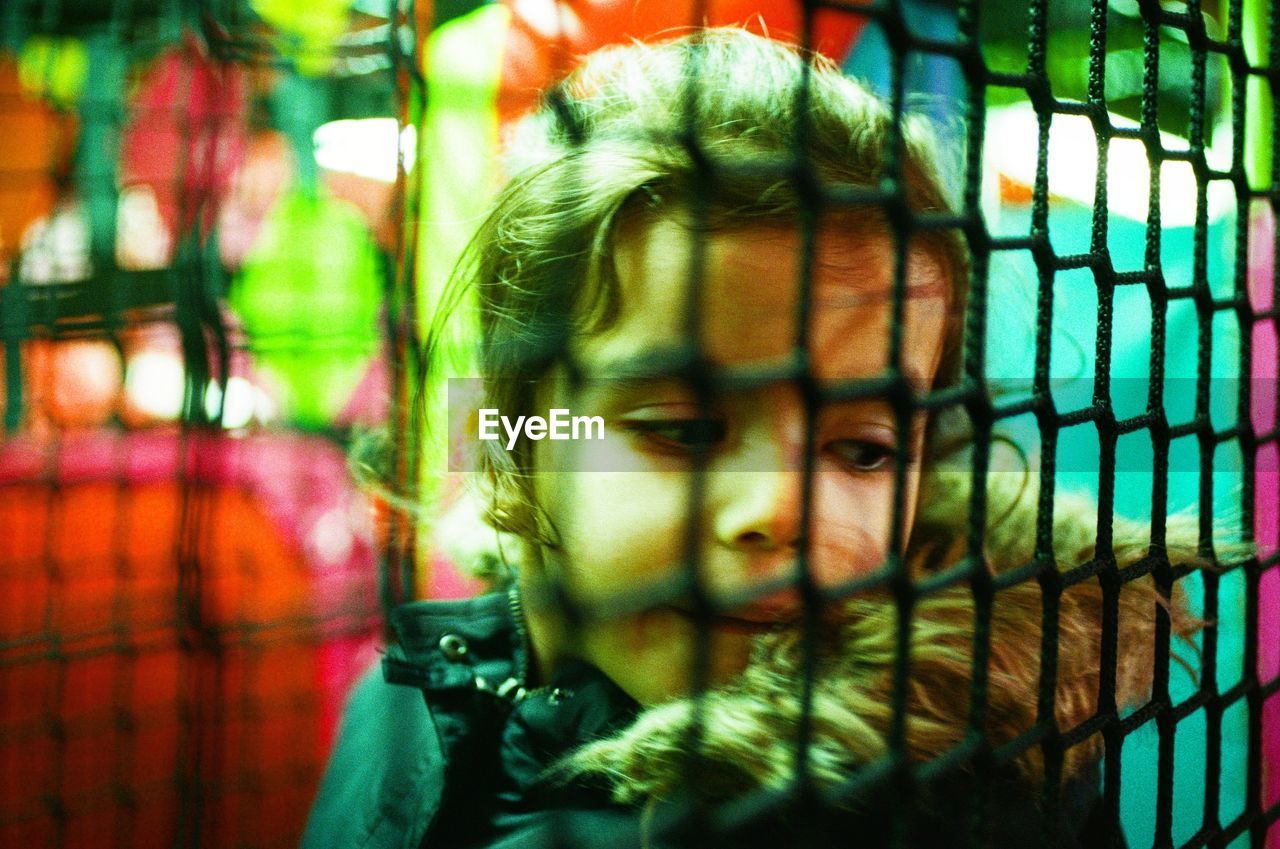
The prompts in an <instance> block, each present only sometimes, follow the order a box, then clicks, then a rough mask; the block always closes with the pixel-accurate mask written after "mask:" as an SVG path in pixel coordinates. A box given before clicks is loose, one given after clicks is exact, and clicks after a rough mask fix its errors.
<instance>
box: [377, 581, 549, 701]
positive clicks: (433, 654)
mask: <svg viewBox="0 0 1280 849" xmlns="http://www.w3.org/2000/svg"><path fill="white" fill-rule="evenodd" d="M518 615H520V614H519V607H518V596H516V595H515V591H514V589H513V590H511V591H510V592H499V593H490V594H488V595H482V596H477V597H475V598H469V599H460V600H450V601H415V602H410V603H408V604H404V605H401V606H399V607H397V608H396V609H395V610H393V611H392V612H391V624H392V627H393V628H394V630H395V633H396V637H397V638H398V645H397V646H395V647H394V648H393V649H392V650H391V651H390V652H389V653H388V655H387V658H386V659H385V661H384V663H383V668H384V673H385V675H386V678H387V680H388V681H390V682H391V683H393V684H408V685H411V686H416V687H420V688H421V689H423V690H424V691H426V692H427V693H431V692H438V691H445V690H457V689H475V690H478V691H481V692H492V693H494V694H496V695H499V696H501V697H502V698H504V699H508V700H510V701H513V702H514V701H516V700H518V694H519V693H520V692H521V691H522V690H524V689H525V688H527V685H528V681H527V674H528V673H527V670H528V669H529V661H530V657H529V652H530V649H529V645H528V641H527V640H526V639H525V637H524V624H523V621H517V618H516V617H517V616H518Z"/></svg>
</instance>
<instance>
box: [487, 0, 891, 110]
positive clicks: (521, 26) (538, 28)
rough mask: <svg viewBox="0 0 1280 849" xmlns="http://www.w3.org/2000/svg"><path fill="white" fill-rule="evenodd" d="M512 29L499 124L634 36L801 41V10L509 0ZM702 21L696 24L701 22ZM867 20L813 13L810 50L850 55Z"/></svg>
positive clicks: (781, 5) (791, 1)
mask: <svg viewBox="0 0 1280 849" xmlns="http://www.w3.org/2000/svg"><path fill="white" fill-rule="evenodd" d="M506 4H507V5H508V6H509V7H510V8H511V30H510V32H509V33H508V34H507V44H506V48H505V50H504V52H503V56H502V61H503V68H502V97H501V98H500V100H499V103H498V114H499V119H500V120H501V121H503V122H506V121H508V120H510V119H512V118H515V117H518V116H519V115H521V114H523V113H525V112H526V111H528V110H529V109H530V108H531V107H532V106H533V105H534V104H535V103H536V101H537V98H538V96H539V95H540V93H541V91H542V90H543V89H545V88H546V87H547V86H549V85H550V84H552V83H554V82H555V81H556V80H557V79H559V78H560V77H562V76H563V75H564V74H565V73H567V72H568V71H569V70H571V69H572V68H573V66H574V65H575V64H576V63H577V61H578V60H579V59H580V58H581V57H582V56H584V55H586V54H588V53H590V52H592V51H593V50H598V49H599V48H601V47H605V46H607V45H610V44H622V43H625V42H627V41H630V40H631V39H633V38H638V39H642V40H652V39H655V38H661V37H663V36H664V35H672V36H674V35H677V34H680V33H683V32H688V31H690V30H692V29H693V28H694V27H696V26H699V25H705V26H713V27H714V26H742V27H745V28H746V29H749V30H751V31H752V32H755V33H759V34H762V35H768V36H770V37H771V38H776V39H778V40H780V41H786V42H790V43H793V44H796V43H800V42H801V41H802V39H803V33H804V13H803V5H802V4H801V3H799V2H796V0H701V2H697V0H577V2H572V1H571V0H506ZM699 14H701V15H702V16H703V17H702V19H701V20H699V18H698V16H699ZM866 20H867V19H866V17H864V16H862V15H859V14H856V13H853V12H845V11H837V10H835V9H826V8H823V9H819V10H817V11H816V12H815V13H814V16H813V21H812V33H811V39H810V45H811V47H813V48H814V49H815V50H817V51H818V52H820V53H823V54H825V55H827V56H829V57H831V58H833V59H835V60H836V61H841V60H843V59H844V57H845V56H846V55H847V54H848V52H849V48H850V47H851V46H852V44H853V42H854V39H856V38H857V36H858V33H860V32H861V31H862V28H863V27H864V26H865V25H866Z"/></svg>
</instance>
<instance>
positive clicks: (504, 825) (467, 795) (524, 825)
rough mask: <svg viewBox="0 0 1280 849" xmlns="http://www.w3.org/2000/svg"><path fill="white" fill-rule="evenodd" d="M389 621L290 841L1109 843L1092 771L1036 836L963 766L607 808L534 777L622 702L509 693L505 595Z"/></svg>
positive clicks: (350, 847)
mask: <svg viewBox="0 0 1280 849" xmlns="http://www.w3.org/2000/svg"><path fill="white" fill-rule="evenodd" d="M392 621H393V625H394V627H395V630H396V633H397V636H398V638H399V644H398V645H397V646H395V647H394V648H392V649H391V650H390V651H389V652H388V654H387V656H386V658H385V659H384V661H383V665H382V670H381V674H378V672H377V671H376V670H374V671H371V673H370V674H368V675H366V676H365V677H364V678H363V679H362V680H361V681H360V683H359V684H358V686H357V687H356V689H355V691H354V693H353V695H352V697H351V700H350V703H349V705H348V708H347V711H346V714H345V716H344V719H343V723H342V727H341V729H340V732H339V738H338V746H337V749H336V751H335V752H334V755H333V757H332V759H331V761H330V764H329V767H328V770H327V772H326V774H325V778H324V781H323V783H322V785H321V788H320V793H319V797H318V798H317V801H316V803H315V807H314V808H313V810H312V812H311V818H310V821H309V822H308V824H307V830H306V834H305V836H304V838H303V847H304V849H354V847H361V849H375V847H376V849H389V848H390V847H397V849H416V847H419V846H427V847H429V849H472V847H475V849H479V847H485V849H517V848H518V849H538V847H548V849H550V847H553V846H557V847H559V846H563V847H571V846H580V847H596V849H604V847H608V849H622V847H640V846H646V847H648V849H674V847H683V846H691V847H692V846H696V847H699V849H701V847H710V846H725V847H733V849H746V847H795V846H805V845H812V846H821V847H823V848H824V849H830V847H835V846H854V847H865V849H877V847H880V846H886V847H887V846H891V845H901V846H914V847H919V849H924V847H930V849H931V848H932V847H939V849H941V847H947V849H951V847H957V846H964V845H965V844H966V837H965V835H966V834H968V833H969V832H970V830H971V828H976V829H979V830H978V831H977V832H976V833H982V834H985V835H986V837H985V839H984V840H983V841H982V842H981V843H979V844H978V845H983V844H984V843H985V844H986V845H990V846H993V847H995V846H998V847H1001V849H1019V847H1026V849H1031V847H1040V846H1045V845H1057V846H1062V847H1068V849H1086V848H1087V849H1094V847H1105V846H1114V845H1123V842H1122V841H1121V839H1120V833H1119V827H1118V825H1117V823H1116V820H1115V818H1114V816H1107V815H1105V814H1104V813H1103V809H1102V806H1101V805H1100V804H1099V800H1098V793H1097V775H1096V773H1094V774H1092V775H1085V776H1081V777H1079V778H1077V779H1076V780H1075V781H1073V782H1072V783H1071V784H1069V785H1068V786H1067V787H1066V788H1064V793H1063V797H1062V805H1061V808H1060V811H1059V814H1060V815H1059V816H1058V817H1057V820H1058V822H1059V826H1058V827H1056V828H1052V829H1051V830H1050V831H1049V832H1047V833H1046V831H1045V826H1044V824H1043V823H1042V816H1041V810H1040V804H1039V798H1038V794H1037V793H1035V792H1033V791H1032V789H1031V788H1029V787H1028V786H1026V783H1025V782H1023V781H1020V780H1018V779H1017V777H1016V776H1012V775H1000V774H987V780H986V781H984V782H981V783H979V782H975V780H974V775H975V773H974V772H973V771H972V770H971V769H970V768H967V767H963V766H962V767H961V768H958V769H953V770H951V771H949V772H946V773H943V774H941V775H940V776H939V777H938V778H936V779H933V780H931V781H930V782H929V783H928V784H927V785H923V786H921V785H920V784H919V783H917V784H916V785H914V786H910V787H907V788H903V787H902V785H901V784H895V783H894V782H893V781H892V780H889V781H882V782H875V783H872V784H871V785H870V787H869V789H868V790H866V791H864V792H863V793H862V795H861V796H860V797H859V799H860V801H859V802H858V803H857V804H855V805H854V810H853V811H852V812H851V811H849V810H844V809H841V810H835V809H832V808H829V807H826V806H823V805H821V804H817V803H806V802H803V801H797V800H796V799H795V798H783V797H781V796H778V795H776V794H773V795H762V796H760V797H757V798H753V799H748V800H744V801H742V802H739V803H736V804H733V805H729V806H725V807H721V808H718V809H709V808H706V807H697V806H695V805H694V804H692V803H691V802H690V801H688V800H683V801H674V802H671V803H665V804H663V805H661V806H658V807H657V808H655V809H653V810H650V811H647V812H637V811H635V810H632V809H628V808H625V807H622V806H618V805H614V804H612V803H611V802H610V800H609V799H608V798H607V795H606V794H605V793H604V792H603V791H602V790H599V789H597V788H592V787H586V786H574V785H569V786H562V785H560V784H557V783H555V782H552V781H548V780H546V779H545V777H544V776H545V773H546V770H547V768H548V767H549V766H551V765H552V764H554V763H555V762H556V761H557V760H559V759H560V758H561V757H562V756H563V755H564V754H566V753H567V752H569V751H570V750H571V749H572V748H574V747H575V746H577V745H579V744H581V743H583V742H585V741H587V740H590V739H594V738H597V737H601V736H606V735H608V734H610V733H612V732H614V731H617V730H619V729H620V728H622V727H623V726H625V725H626V724H627V723H629V722H630V721H631V720H632V719H633V718H634V716H635V714H636V712H637V706H636V704H635V703H634V702H633V701H632V700H631V699H630V698H629V697H628V696H627V695H626V694H624V693H623V692H622V691H621V690H619V689H618V687H617V686H616V685H614V684H613V682H612V681H610V680H609V679H608V678H606V677H605V676H604V675H602V674H601V673H600V672H598V671H597V670H595V669H594V668H592V667H590V666H587V665H585V664H574V665H570V666H568V667H566V668H563V669H561V670H559V672H558V673H557V675H556V677H555V679H554V680H553V681H552V682H551V684H550V685H549V686H546V687H541V688H537V689H529V688H527V687H526V682H527V680H528V676H527V670H528V668H529V647H528V644H527V641H526V640H525V638H524V633H523V622H522V620H521V619H520V617H519V611H518V608H516V609H513V602H512V598H511V597H508V596H507V595H505V594H494V595H487V596H481V597H479V598H475V599H468V600H465V601H448V602H415V603H413V604H409V605H406V606H403V607H401V608H399V609H397V610H396V611H395V612H394V614H393V619H392ZM904 789H905V791H906V792H905V793H904ZM909 797H910V798H913V799H914V800H915V801H914V802H912V803H911V804H910V805H908V804H907V803H906V802H905V801H904V800H906V799H907V798H909ZM982 808H985V810H986V814H985V816H984V815H983V814H982V813H981V811H980V809H982ZM895 812H896V813H895ZM983 820H986V824H985V825H983V824H982V823H983ZM988 829H989V830H988ZM895 831H900V832H901V835H902V836H903V837H905V842H898V843H895V842H894V840H893V835H894V834H895ZM713 834H714V835H716V837H715V838H714V839H713V838H712V836H711V835H713ZM1048 835H1055V836H1056V840H1054V839H1053V838H1050V839H1049V840H1046V839H1045V837H1046V836H1048ZM1115 841H1120V842H1119V843H1116V842H1115Z"/></svg>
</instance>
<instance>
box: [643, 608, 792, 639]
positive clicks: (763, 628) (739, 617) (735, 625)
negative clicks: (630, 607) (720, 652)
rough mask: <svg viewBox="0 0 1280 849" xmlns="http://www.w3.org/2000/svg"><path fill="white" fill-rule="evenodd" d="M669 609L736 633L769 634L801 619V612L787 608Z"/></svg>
mask: <svg viewBox="0 0 1280 849" xmlns="http://www.w3.org/2000/svg"><path fill="white" fill-rule="evenodd" d="M667 609H668V610H671V611H672V612H674V613H676V614H677V615H678V616H680V618H682V619H684V620H685V621H687V622H689V623H691V624H693V625H694V626H697V625H698V624H699V623H700V622H705V623H706V624H707V626H709V627H710V628H711V629H712V630H715V631H724V632H727V633H735V634H751V635H754V634H768V633H772V632H774V631H778V630H781V629H783V628H787V627H790V626H792V625H795V624H796V623H797V622H799V621H800V612H799V611H797V610H791V609H787V608H770V607H745V608H738V609H736V610H731V611H727V612H725V613H710V614H701V613H698V612H697V611H695V610H691V609H689V608H686V607H680V606H677V605H669V606H668V608H667Z"/></svg>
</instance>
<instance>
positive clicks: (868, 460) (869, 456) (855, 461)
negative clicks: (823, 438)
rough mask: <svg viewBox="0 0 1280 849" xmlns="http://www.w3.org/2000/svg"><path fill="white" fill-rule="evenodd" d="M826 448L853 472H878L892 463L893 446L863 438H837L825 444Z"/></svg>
mask: <svg viewBox="0 0 1280 849" xmlns="http://www.w3.org/2000/svg"><path fill="white" fill-rule="evenodd" d="M827 450H828V451H830V452H831V453H832V454H834V455H835V456H836V458H837V459H838V460H839V461H840V462H841V463H843V464H844V466H845V467H846V468H848V469H849V470H850V471H854V472H878V471H881V470H882V469H887V468H889V467H890V466H891V465H892V463H893V456H894V446H892V445H886V444H884V443H881V442H870V441H867V440H865V439H839V440H836V441H835V442H830V443H828V444H827Z"/></svg>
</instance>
